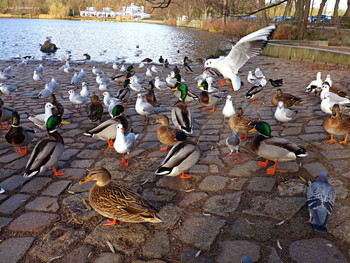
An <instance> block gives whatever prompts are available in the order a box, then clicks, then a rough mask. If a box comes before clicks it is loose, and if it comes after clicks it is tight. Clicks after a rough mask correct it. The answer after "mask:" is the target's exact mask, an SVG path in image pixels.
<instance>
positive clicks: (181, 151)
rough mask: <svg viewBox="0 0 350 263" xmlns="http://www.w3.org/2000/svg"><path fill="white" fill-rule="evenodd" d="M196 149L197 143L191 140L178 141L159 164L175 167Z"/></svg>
mask: <svg viewBox="0 0 350 263" xmlns="http://www.w3.org/2000/svg"><path fill="white" fill-rule="evenodd" d="M196 150H197V145H196V144H195V143H194V142H191V141H183V142H180V143H178V144H176V145H174V146H173V148H171V150H170V152H169V153H168V155H167V156H166V157H165V159H164V160H163V162H162V164H161V165H160V166H165V167H175V166H178V165H179V164H180V163H182V161H183V160H185V159H186V158H187V157H188V156H190V155H191V154H192V153H193V152H194V151H196Z"/></svg>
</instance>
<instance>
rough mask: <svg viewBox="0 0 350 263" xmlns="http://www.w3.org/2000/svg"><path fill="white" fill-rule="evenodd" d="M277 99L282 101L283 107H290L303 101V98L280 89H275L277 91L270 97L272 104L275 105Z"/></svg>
mask: <svg viewBox="0 0 350 263" xmlns="http://www.w3.org/2000/svg"><path fill="white" fill-rule="evenodd" d="M279 101H283V102H284V107H285V108H290V107H293V106H298V105H300V104H301V103H302V102H303V99H301V98H299V97H296V96H294V95H292V94H289V93H284V92H282V90H281V89H277V93H276V95H275V96H274V97H272V99H271V102H272V104H273V106H277V105H278V102H279Z"/></svg>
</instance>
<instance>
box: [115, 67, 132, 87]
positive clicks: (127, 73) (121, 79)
mask: <svg viewBox="0 0 350 263" xmlns="http://www.w3.org/2000/svg"><path fill="white" fill-rule="evenodd" d="M133 75H135V70H134V67H133V65H130V66H128V67H127V68H126V71H124V72H123V73H122V74H118V75H116V76H114V77H112V79H113V80H114V81H116V82H119V83H123V82H124V80H126V79H130V77H132V76H133Z"/></svg>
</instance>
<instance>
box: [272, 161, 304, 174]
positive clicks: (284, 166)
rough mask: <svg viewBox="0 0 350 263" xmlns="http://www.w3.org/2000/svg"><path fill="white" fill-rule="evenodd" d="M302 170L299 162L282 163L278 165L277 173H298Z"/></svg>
mask: <svg viewBox="0 0 350 263" xmlns="http://www.w3.org/2000/svg"><path fill="white" fill-rule="evenodd" d="M299 169H300V166H299V164H298V163H297V162H281V163H278V166H277V173H296V172H298V171H299Z"/></svg>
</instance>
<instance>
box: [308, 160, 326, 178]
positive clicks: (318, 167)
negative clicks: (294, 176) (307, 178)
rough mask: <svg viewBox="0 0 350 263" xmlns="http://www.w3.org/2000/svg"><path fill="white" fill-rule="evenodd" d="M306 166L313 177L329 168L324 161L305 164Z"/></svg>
mask: <svg viewBox="0 0 350 263" xmlns="http://www.w3.org/2000/svg"><path fill="white" fill-rule="evenodd" d="M304 168H305V169H306V170H307V171H308V173H309V174H311V175H312V176H313V177H318V176H319V175H320V173H321V172H322V171H327V168H326V167H325V166H324V165H323V164H322V163H319V162H316V163H307V164H304Z"/></svg>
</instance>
